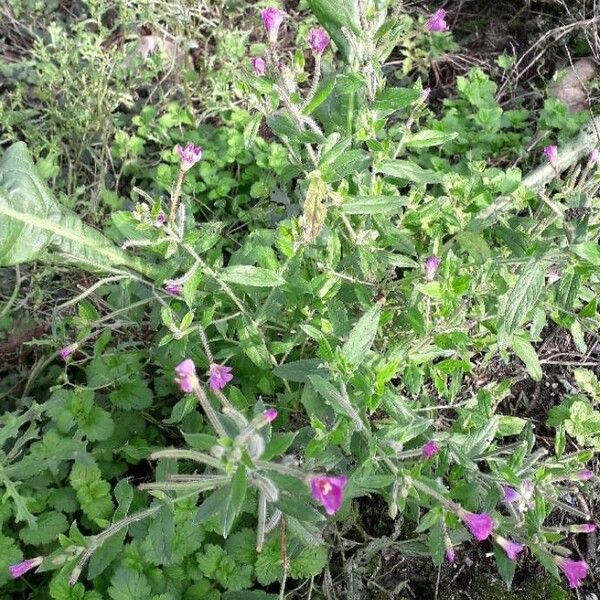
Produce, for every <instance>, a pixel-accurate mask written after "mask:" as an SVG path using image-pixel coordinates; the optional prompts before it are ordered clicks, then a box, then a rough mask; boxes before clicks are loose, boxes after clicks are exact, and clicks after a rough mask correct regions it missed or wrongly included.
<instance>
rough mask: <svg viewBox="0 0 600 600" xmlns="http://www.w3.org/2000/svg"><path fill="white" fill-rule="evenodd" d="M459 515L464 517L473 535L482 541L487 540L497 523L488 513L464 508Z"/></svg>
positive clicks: (464, 521) (463, 519)
mask: <svg viewBox="0 0 600 600" xmlns="http://www.w3.org/2000/svg"><path fill="white" fill-rule="evenodd" d="M458 516H459V517H460V518H461V519H462V521H463V523H464V524H465V525H466V526H467V528H468V529H469V531H470V532H471V533H472V535H473V537H474V538H475V539H476V540H478V541H480V542H483V540H486V539H487V538H488V537H489V536H490V534H491V533H492V531H493V529H494V527H495V525H496V524H495V523H494V519H493V518H492V516H491V515H489V514H488V513H481V514H480V513H472V512H468V511H466V510H464V511H461V512H460V514H459V515H458Z"/></svg>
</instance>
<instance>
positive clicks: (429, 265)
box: [424, 256, 442, 281]
mask: <svg viewBox="0 0 600 600" xmlns="http://www.w3.org/2000/svg"><path fill="white" fill-rule="evenodd" d="M441 262H442V260H441V259H440V257H439V256H429V257H428V258H426V259H425V264H424V266H425V279H426V280H427V281H433V280H434V279H435V274H436V273H437V270H438V269H439V267H440V263H441Z"/></svg>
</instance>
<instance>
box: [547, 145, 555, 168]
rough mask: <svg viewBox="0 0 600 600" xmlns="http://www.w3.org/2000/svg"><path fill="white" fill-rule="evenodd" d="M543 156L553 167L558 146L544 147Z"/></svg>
mask: <svg viewBox="0 0 600 600" xmlns="http://www.w3.org/2000/svg"><path fill="white" fill-rule="evenodd" d="M544 156H545V157H546V160H547V161H548V162H549V163H550V164H551V165H553V164H554V163H555V162H556V159H557V158H558V146H546V147H545V148H544Z"/></svg>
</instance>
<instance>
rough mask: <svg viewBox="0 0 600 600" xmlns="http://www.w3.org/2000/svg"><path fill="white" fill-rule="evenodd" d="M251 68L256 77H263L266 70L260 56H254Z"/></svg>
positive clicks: (265, 64) (265, 65)
mask: <svg viewBox="0 0 600 600" xmlns="http://www.w3.org/2000/svg"><path fill="white" fill-rule="evenodd" d="M252 68H253V69H254V72H255V73H256V74H257V75H264V74H265V72H266V70H267V63H265V60H264V59H263V58H261V57H260V56H256V57H254V58H253V59H252Z"/></svg>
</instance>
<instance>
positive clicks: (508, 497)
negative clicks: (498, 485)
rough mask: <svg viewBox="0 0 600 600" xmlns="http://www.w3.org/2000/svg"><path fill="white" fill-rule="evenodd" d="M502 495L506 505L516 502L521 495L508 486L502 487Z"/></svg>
mask: <svg viewBox="0 0 600 600" xmlns="http://www.w3.org/2000/svg"><path fill="white" fill-rule="evenodd" d="M502 493H503V494H504V498H503V500H504V502H506V503H507V504H512V503H513V502H517V501H518V500H519V499H520V498H521V494H519V492H517V490H515V489H514V488H511V487H510V486H509V485H502Z"/></svg>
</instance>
